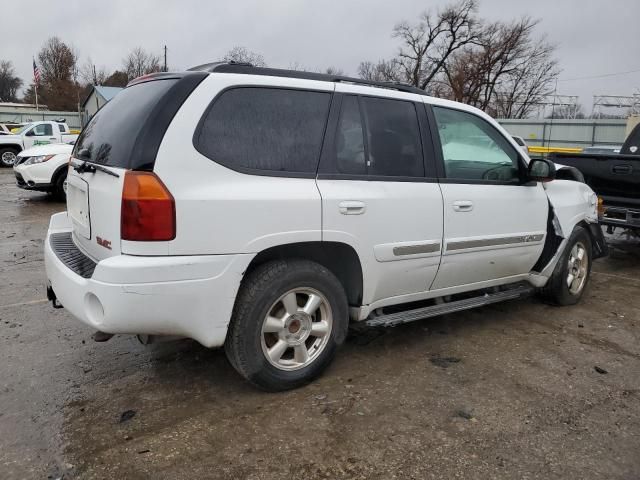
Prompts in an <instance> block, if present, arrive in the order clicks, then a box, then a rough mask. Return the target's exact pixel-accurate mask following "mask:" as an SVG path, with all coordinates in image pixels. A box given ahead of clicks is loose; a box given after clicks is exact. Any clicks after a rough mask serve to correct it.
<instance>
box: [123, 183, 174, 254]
mask: <svg viewBox="0 0 640 480" xmlns="http://www.w3.org/2000/svg"><path fill="white" fill-rule="evenodd" d="M120 232H121V237H122V240H134V241H139V242H158V241H167V240H173V239H174V238H176V206H175V201H174V200H173V196H172V195H171V193H170V192H169V190H168V189H167V187H166V186H165V185H164V183H162V181H161V180H160V179H159V178H158V177H157V176H156V175H155V174H154V173H153V172H135V171H128V172H126V173H125V176H124V187H123V188H122V212H121V217H120Z"/></svg>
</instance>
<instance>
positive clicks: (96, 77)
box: [78, 57, 109, 85]
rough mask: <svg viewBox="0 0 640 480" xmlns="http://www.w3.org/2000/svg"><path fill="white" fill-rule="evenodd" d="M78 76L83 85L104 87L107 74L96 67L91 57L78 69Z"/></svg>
mask: <svg viewBox="0 0 640 480" xmlns="http://www.w3.org/2000/svg"><path fill="white" fill-rule="evenodd" d="M78 76H79V77H80V78H81V79H82V81H83V82H84V84H85V85H104V82H105V81H106V79H107V77H109V74H108V73H107V70H106V68H104V67H96V65H95V64H94V63H93V60H91V57H89V58H87V61H86V62H84V63H83V64H82V66H80V67H79V68H78Z"/></svg>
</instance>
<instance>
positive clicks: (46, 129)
mask: <svg viewBox="0 0 640 480" xmlns="http://www.w3.org/2000/svg"><path fill="white" fill-rule="evenodd" d="M55 140H56V137H54V136H53V128H52V127H51V124H49V123H39V124H38V125H35V126H34V127H32V128H31V130H29V131H28V132H27V133H26V134H25V136H24V148H25V150H26V149H27V148H31V147H37V146H38V145H47V144H49V143H54V142H55Z"/></svg>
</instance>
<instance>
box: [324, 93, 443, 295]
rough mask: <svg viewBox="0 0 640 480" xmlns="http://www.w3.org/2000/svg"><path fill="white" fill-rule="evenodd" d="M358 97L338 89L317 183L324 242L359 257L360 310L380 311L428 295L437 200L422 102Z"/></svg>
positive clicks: (436, 244) (435, 257)
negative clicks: (411, 297) (401, 298)
mask: <svg viewBox="0 0 640 480" xmlns="http://www.w3.org/2000/svg"><path fill="white" fill-rule="evenodd" d="M357 91H358V90H357V88H355V87H353V86H351V85H343V84H337V85H336V92H337V93H336V95H335V97H334V102H333V106H332V110H331V115H330V120H329V126H328V130H327V133H326V140H325V145H324V148H323V154H322V159H321V163H320V168H319V173H318V179H317V184H318V188H319V191H320V195H321V197H322V238H323V241H335V242H342V243H347V244H349V245H351V246H352V247H353V248H354V249H355V250H356V252H357V253H358V256H359V257H360V259H361V262H362V268H363V272H364V286H363V290H364V291H363V299H362V301H363V304H365V305H368V304H371V303H373V302H378V305H380V304H381V303H383V302H381V301H382V300H384V299H389V298H391V297H398V296H402V295H408V294H412V293H418V292H424V291H426V290H428V289H429V287H430V285H431V283H432V281H433V279H434V278H435V274H436V272H437V269H438V265H439V263H440V250H441V241H442V196H441V194H440V188H439V186H438V183H437V181H436V180H435V178H434V177H435V166H434V165H433V163H432V159H433V148H432V144H431V142H430V140H429V135H427V134H425V133H423V132H424V130H423V128H424V129H426V128H428V127H427V124H428V120H427V118H426V111H425V109H424V107H423V104H422V103H421V100H420V97H419V96H418V95H408V94H403V95H404V96H403V95H398V94H397V93H396V92H392V91H389V92H388V93H387V92H384V91H383V92H382V93H381V94H380V95H381V96H380V97H370V96H359V95H357V94H356V92H357ZM339 92H342V93H339ZM394 93H395V95H396V98H393V96H394ZM385 95H388V96H386V98H384V96H385ZM398 97H399V98H398ZM421 127H422V128H421ZM425 140H426V141H427V142H428V143H427V145H425V148H424V149H423V146H422V144H423V142H424V141H425ZM423 150H424V155H426V157H427V158H428V160H429V161H430V162H431V166H430V167H427V174H426V175H425V162H424V160H423ZM427 165H429V164H428V163H427ZM429 170H431V171H429ZM429 177H431V178H429ZM389 303H394V302H393V301H390V302H389Z"/></svg>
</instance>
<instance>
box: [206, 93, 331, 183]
mask: <svg viewBox="0 0 640 480" xmlns="http://www.w3.org/2000/svg"><path fill="white" fill-rule="evenodd" d="M330 101H331V94H330V93H325V92H311V91H303V90H287V89H279V88H260V87H257V88H256V87H241V88H235V89H232V90H227V91H226V92H224V93H222V95H221V96H220V97H219V98H218V99H217V100H216V101H215V102H214V104H213V106H212V107H211V108H210V110H209V111H208V112H207V113H206V114H205V117H204V118H203V120H202V122H201V126H200V128H199V130H198V131H197V132H196V136H195V139H194V140H195V146H196V148H197V149H198V151H199V152H200V153H202V154H203V155H206V156H207V157H209V158H210V159H212V160H214V161H215V162H217V163H220V164H222V165H225V166H227V167H229V168H232V169H235V170H239V171H246V170H249V171H251V170H253V171H258V172H260V171H262V172H287V173H298V174H315V172H316V169H317V164H318V158H319V156H320V148H321V145H322V138H323V136H324V129H325V124H326V121H327V115H328V112H329V103H330Z"/></svg>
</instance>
